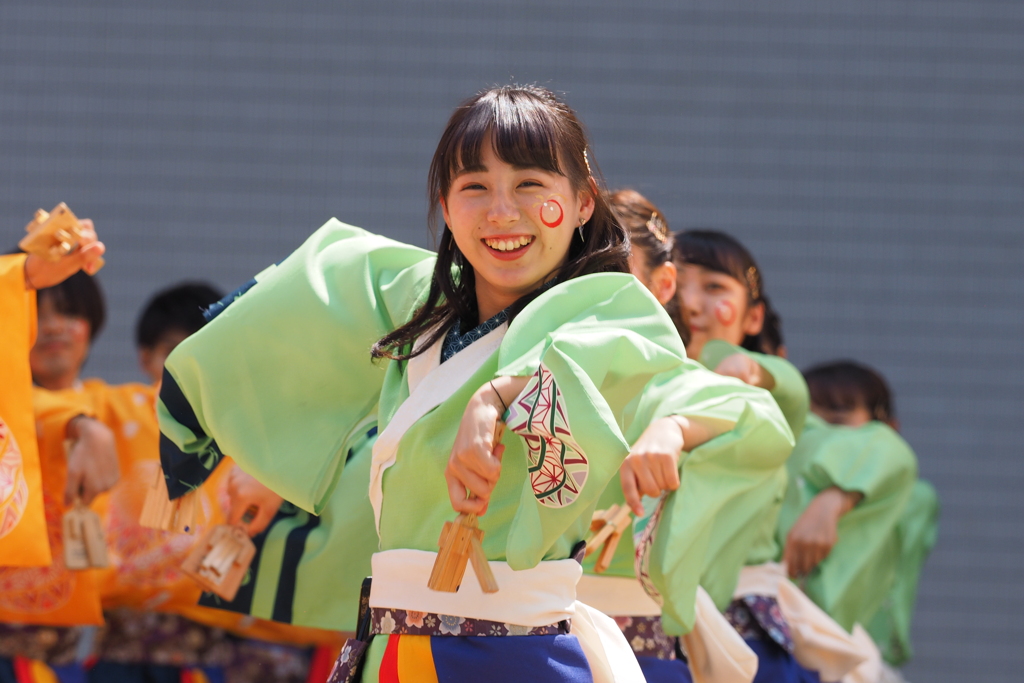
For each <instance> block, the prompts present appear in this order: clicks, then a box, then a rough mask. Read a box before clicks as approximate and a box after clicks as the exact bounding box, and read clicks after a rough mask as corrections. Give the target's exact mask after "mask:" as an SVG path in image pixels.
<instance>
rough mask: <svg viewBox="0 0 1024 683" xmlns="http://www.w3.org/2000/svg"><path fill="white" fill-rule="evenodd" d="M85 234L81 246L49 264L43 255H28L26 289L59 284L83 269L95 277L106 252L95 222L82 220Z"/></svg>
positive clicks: (26, 260) (80, 241)
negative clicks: (97, 234) (94, 224)
mask: <svg viewBox="0 0 1024 683" xmlns="http://www.w3.org/2000/svg"><path fill="white" fill-rule="evenodd" d="M80 223H81V224H82V234H81V237H80V238H79V241H78V247H77V248H76V249H75V250H74V251H72V252H71V253H69V254H65V255H64V256H62V257H61V258H60V259H59V260H57V261H47V260H46V259H44V258H43V257H41V256H36V255H35V254H29V255H28V258H27V259H25V287H26V288H27V289H45V288H46V287H53V286H54V285H59V284H60V283H61V282H64V280H67V279H68V278H69V277H71V276H72V275H74V274H75V273H77V272H78V271H79V270H84V271H85V272H86V273H88V274H89V275H94V274H95V273H96V271H97V270H99V268H100V265H101V261H100V258H101V257H102V256H103V253H104V252H105V251H106V250H107V248H106V246H104V244H103V242H100V241H99V238H98V237H97V236H96V230H95V228H93V225H92V221H91V220H89V219H88V218H83V219H82V220H81V221H80Z"/></svg>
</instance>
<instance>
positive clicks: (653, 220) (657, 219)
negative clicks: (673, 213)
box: [647, 211, 668, 244]
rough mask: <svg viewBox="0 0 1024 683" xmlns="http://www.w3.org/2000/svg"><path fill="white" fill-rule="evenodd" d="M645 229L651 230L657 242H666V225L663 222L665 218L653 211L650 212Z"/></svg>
mask: <svg viewBox="0 0 1024 683" xmlns="http://www.w3.org/2000/svg"><path fill="white" fill-rule="evenodd" d="M647 229H648V230H650V231H651V234H652V235H654V236H655V237H656V238H657V239H658V241H659V242H661V243H662V244H668V225H666V224H665V220H664V219H663V218H662V217H661V216H660V215H658V212H657V211H655V212H654V213H652V214H651V217H650V218H648V219H647Z"/></svg>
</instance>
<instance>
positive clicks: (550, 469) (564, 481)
mask: <svg viewBox="0 0 1024 683" xmlns="http://www.w3.org/2000/svg"><path fill="white" fill-rule="evenodd" d="M509 413H510V415H509V419H508V422H507V424H508V428H509V429H511V430H512V431H513V432H515V433H516V434H519V435H520V436H522V437H523V439H524V440H525V441H526V447H527V449H528V455H527V459H528V461H529V462H528V465H529V472H530V485H531V486H532V488H533V495H534V496H536V498H537V502H538V503H540V504H541V505H543V506H545V507H551V508H563V507H566V506H568V505H572V503H573V501H575V500H576V499H577V498H579V495H580V492H581V491H582V490H583V485H584V484H585V483H586V481H587V473H588V472H589V470H590V463H589V461H588V460H587V456H586V455H585V454H584V453H583V451H582V450H581V449H580V447H579V445H578V444H577V443H576V441H575V440H574V439H573V438H572V432H571V431H570V429H569V418H568V416H567V414H566V410H565V400H564V399H563V398H562V392H561V391H559V390H558V386H557V384H556V383H555V376H554V375H553V374H552V373H551V371H550V370H548V369H547V368H546V367H544V365H543V364H541V366H540V368H538V369H537V373H536V374H535V375H534V376H533V377H532V378H531V379H530V383H529V384H528V385H527V387H526V389H524V390H523V393H522V394H520V395H519V398H518V399H516V400H515V401H514V402H513V403H512V407H511V408H510V409H509Z"/></svg>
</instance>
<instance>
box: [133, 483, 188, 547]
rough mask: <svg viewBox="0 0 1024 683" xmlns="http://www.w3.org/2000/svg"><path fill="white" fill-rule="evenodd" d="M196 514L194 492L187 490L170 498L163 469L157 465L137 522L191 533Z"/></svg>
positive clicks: (152, 527) (146, 525)
mask: <svg viewBox="0 0 1024 683" xmlns="http://www.w3.org/2000/svg"><path fill="white" fill-rule="evenodd" d="M197 514H198V513H197V505H196V494H195V492H189V493H186V494H185V495H184V496H181V497H180V498H177V499H175V500H171V499H170V496H169V494H168V493H167V481H166V480H165V479H164V471H163V470H162V469H160V468H159V467H158V468H157V470H156V478H155V479H154V480H153V483H152V484H151V485H150V487H149V489H148V490H147V491H146V500H145V501H144V502H143V504H142V514H140V515H139V524H141V525H142V526H144V527H148V528H150V529H162V530H164V531H177V532H179V533H183V534H191V533H194V532H195V530H196V524H197V523H198V520H197V519H196V517H197Z"/></svg>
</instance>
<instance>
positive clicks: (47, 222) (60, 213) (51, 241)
mask: <svg viewBox="0 0 1024 683" xmlns="http://www.w3.org/2000/svg"><path fill="white" fill-rule="evenodd" d="M25 232H26V233H28V234H27V235H25V236H24V237H22V238H21V241H20V242H18V247H19V248H21V250H22V251H24V252H25V253H27V254H35V255H36V256H39V257H41V258H44V259H46V260H47V261H57V260H59V259H60V258H61V257H62V256H65V255H67V254H69V253H71V252H72V251H74V250H75V248H76V247H77V246H78V242H79V241H80V240H81V238H82V224H81V223H80V222H79V220H78V217H77V216H75V214H74V213H73V212H72V211H71V209H69V208H68V205H67V204H65V203H64V202H61V203H60V204H58V205H57V206H55V207H53V211H50V212H49V213H47V212H46V211H43V210H42V209H39V210H38V211H36V215H35V216H34V217H33V218H32V220H31V221H29V223H28V225H26V226H25ZM102 267H103V259H102V258H101V259H99V263H98V266H97V268H96V270H99V269H100V268H102Z"/></svg>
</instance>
